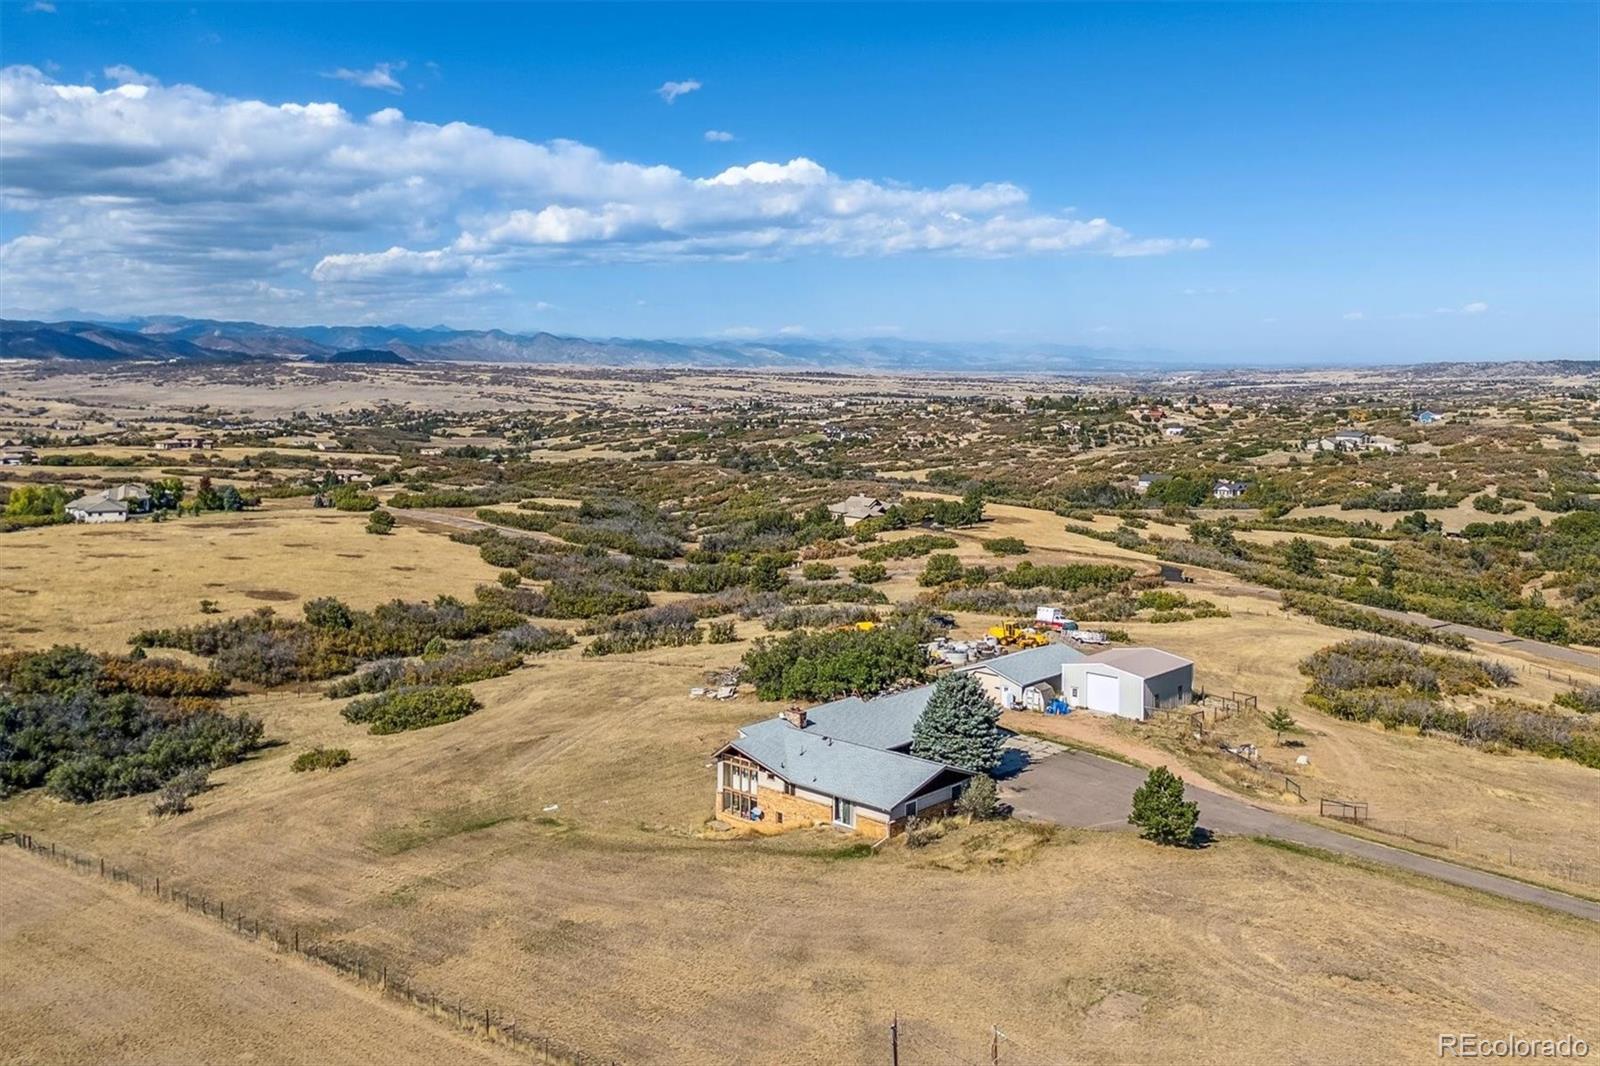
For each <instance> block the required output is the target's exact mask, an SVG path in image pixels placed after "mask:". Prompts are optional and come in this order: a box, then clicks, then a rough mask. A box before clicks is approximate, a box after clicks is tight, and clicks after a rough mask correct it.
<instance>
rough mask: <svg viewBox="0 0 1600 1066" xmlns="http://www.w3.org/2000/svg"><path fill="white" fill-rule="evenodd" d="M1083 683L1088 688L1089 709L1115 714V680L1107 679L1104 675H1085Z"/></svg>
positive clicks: (1113, 678)
mask: <svg viewBox="0 0 1600 1066" xmlns="http://www.w3.org/2000/svg"><path fill="white" fill-rule="evenodd" d="M1083 680H1084V683H1085V684H1086V685H1087V686H1088V691H1087V693H1086V695H1087V696H1088V701H1089V709H1090V710H1091V711H1103V712H1105V713H1106V714H1116V713H1117V704H1118V703H1119V702H1120V701H1119V700H1118V699H1117V679H1116V678H1115V677H1107V676H1106V675H1105V674H1085V675H1084V677H1083Z"/></svg>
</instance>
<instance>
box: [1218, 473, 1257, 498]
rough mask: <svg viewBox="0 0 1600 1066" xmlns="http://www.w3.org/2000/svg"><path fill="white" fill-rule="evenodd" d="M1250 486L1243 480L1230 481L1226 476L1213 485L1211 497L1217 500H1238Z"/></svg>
mask: <svg viewBox="0 0 1600 1066" xmlns="http://www.w3.org/2000/svg"><path fill="white" fill-rule="evenodd" d="M1249 487H1250V486H1249V485H1248V484H1246V483H1245V482H1243V481H1229V480H1227V479H1226V478H1224V479H1222V480H1220V481H1218V482H1217V483H1216V484H1215V485H1213V486H1212V488H1211V497H1212V499H1216V500H1237V499H1238V498H1239V497H1241V496H1243V495H1244V490H1245V489H1247V488H1249Z"/></svg>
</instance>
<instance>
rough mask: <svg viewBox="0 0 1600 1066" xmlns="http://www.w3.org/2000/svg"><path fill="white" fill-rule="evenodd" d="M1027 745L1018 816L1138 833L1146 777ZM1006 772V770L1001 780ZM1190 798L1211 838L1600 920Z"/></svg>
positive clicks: (1509, 884) (1374, 848) (1529, 892)
mask: <svg viewBox="0 0 1600 1066" xmlns="http://www.w3.org/2000/svg"><path fill="white" fill-rule="evenodd" d="M1021 739H1023V740H1028V741H1029V742H1028V745H1027V748H1026V755H1025V757H1019V756H1018V755H1017V754H1016V753H1011V758H1009V759H1008V763H1009V764H1010V767H1011V768H1013V769H1014V770H1015V772H1014V773H1012V774H1011V776H1009V777H1006V778H1005V779H1004V780H1002V781H1001V782H1000V795H1001V797H1002V798H1003V799H1005V800H1006V801H1007V802H1008V803H1010V804H1012V806H1013V807H1015V808H1016V813H1017V814H1018V815H1020V816H1022V817H1025V818H1036V819H1039V820H1041V821H1047V822H1055V823H1057V824H1059V825H1069V826H1077V827H1079V828H1083V829H1115V830H1128V831H1131V830H1132V826H1130V825H1128V810H1129V808H1130V807H1131V806H1132V801H1133V792H1134V790H1135V789H1136V788H1138V787H1139V786H1140V784H1142V783H1143V782H1144V778H1145V771H1143V770H1140V769H1137V768H1135V767H1132V766H1127V765H1125V764H1123V763H1119V762H1114V761H1112V760H1111V759H1103V758H1101V757H1100V756H1098V755H1090V754H1087V753H1084V752H1079V751H1072V750H1067V749H1056V750H1055V751H1053V752H1052V751H1051V749H1052V748H1054V745H1050V746H1045V745H1041V744H1039V742H1037V741H1031V740H1029V738H1021ZM1024 764H1025V765H1024ZM1006 769H1007V767H1006V766H1005V765H1003V766H1002V771H1001V772H1002V774H1004V773H1005V772H1006ZM1184 794H1185V796H1186V798H1188V799H1190V800H1193V801H1194V802H1196V803H1198V804H1199V805H1200V826H1201V828H1203V829H1206V830H1209V831H1210V832H1211V834H1212V835H1213V836H1264V837H1273V838H1275V839H1277V840H1286V841H1291V842H1293V843H1296V844H1305V845H1308V846H1310V847H1316V848H1321V849H1323V850H1324V851H1332V852H1337V853H1339V854H1341V855H1350V856H1353V857H1355V858H1358V859H1365V860H1367V861H1369V862H1378V863H1383V864H1385V865H1387V866H1395V867H1398V868H1400V869H1403V870H1409V871H1411V872H1413V873H1419V874H1423V875H1425V876H1428V877H1436V878H1438V879H1439V880H1441V881H1449V882H1450V883H1451V884H1456V885H1464V886H1466V887H1468V888H1476V889H1479V890H1481V891H1484V892H1493V893H1495V894H1496V895H1501V896H1506V897H1508V898H1510V899H1515V900H1521V901H1522V902H1524V903H1534V904H1538V905H1539V906H1542V907H1549V908H1551V909H1552V910H1558V911H1563V912H1565V913H1567V914H1573V915H1576V916H1578V917H1580V918H1588V919H1590V920H1591V921H1596V922H1600V903H1593V902H1591V901H1589V900H1586V899H1580V898H1578V897H1577V896H1569V895H1566V894H1565V893H1561V892H1555V891H1552V890H1550V889H1547V888H1540V887H1538V886H1536V885H1529V884H1525V883H1523V882H1521V881H1515V880H1512V879H1511V878H1509V877H1501V876H1499V875H1497V874H1491V873H1484V872H1482V871H1480V870H1473V869H1470V868H1468V867H1465V866H1457V865H1455V864H1454V863H1449V862H1445V861H1443V860H1441V859H1434V858H1429V857H1428V856H1425V855H1418V854H1415V853H1413V852H1409V851H1402V850H1400V849H1399V848H1391V847H1388V846H1386V845H1383V844H1378V843H1374V842H1373V841H1370V840H1364V839H1362V838H1360V837H1354V836H1350V835H1348V834H1346V833H1341V832H1338V831H1337V830H1334V829H1328V828H1324V827H1323V826H1320V825H1314V824H1312V823H1310V822H1305V821H1301V820H1300V819H1298V818H1292V817H1289V816H1288V815H1284V814H1279V813H1277V812H1276V811H1270V810H1266V809H1264V808H1261V807H1256V806H1253V805H1251V804H1249V803H1246V802H1244V801H1243V800H1239V799H1234V798H1232V797H1230V796H1223V795H1219V794H1217V793H1215V792H1206V791H1202V790H1200V789H1196V788H1194V787H1192V786H1190V787H1188V788H1186V789H1185V790H1184Z"/></svg>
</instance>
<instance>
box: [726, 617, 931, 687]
mask: <svg viewBox="0 0 1600 1066" xmlns="http://www.w3.org/2000/svg"><path fill="white" fill-rule="evenodd" d="M927 660H928V656H927V652H926V651H924V650H923V647H922V634H921V633H920V632H918V631H917V630H915V629H913V628H910V627H905V626H880V627H878V628H877V629H874V630H871V631H868V632H862V631H860V630H857V629H848V630H830V631H826V632H821V633H808V632H796V633H791V634H789V635H788V636H785V637H783V638H781V639H778V640H771V639H762V640H758V641H756V642H755V644H754V645H753V646H752V647H751V648H750V649H749V650H748V651H746V652H745V653H744V659H743V662H744V676H745V679H746V680H748V681H749V682H750V683H751V684H753V685H754V686H755V688H756V694H757V695H758V696H760V697H761V698H762V699H764V700H807V699H816V700H826V699H834V698H836V697H839V696H847V695H861V696H873V695H877V694H878V693H880V692H882V691H884V690H885V689H887V688H889V687H890V686H891V685H894V684H896V683H898V682H901V681H921V680H922V679H923V678H924V676H925V674H926V669H927Z"/></svg>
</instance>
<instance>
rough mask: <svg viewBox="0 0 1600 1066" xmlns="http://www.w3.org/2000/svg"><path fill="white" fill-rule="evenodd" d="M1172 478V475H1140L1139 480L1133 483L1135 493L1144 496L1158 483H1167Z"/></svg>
mask: <svg viewBox="0 0 1600 1066" xmlns="http://www.w3.org/2000/svg"><path fill="white" fill-rule="evenodd" d="M1171 476H1172V475H1171V474H1140V475H1139V478H1138V480H1137V481H1135V482H1134V483H1133V491H1134V492H1136V493H1138V494H1139V495H1140V496H1143V495H1144V494H1145V493H1147V492H1149V491H1150V488H1151V486H1153V485H1155V483H1156V482H1158V481H1166V480H1167V479H1168V478H1170V477H1171Z"/></svg>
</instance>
